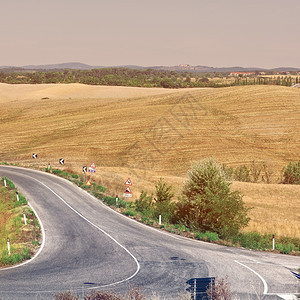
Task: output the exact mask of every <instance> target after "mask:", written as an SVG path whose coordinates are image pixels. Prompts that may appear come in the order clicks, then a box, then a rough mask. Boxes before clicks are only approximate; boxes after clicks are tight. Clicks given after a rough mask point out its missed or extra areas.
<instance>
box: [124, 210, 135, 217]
mask: <svg viewBox="0 0 300 300" xmlns="http://www.w3.org/2000/svg"><path fill="white" fill-rule="evenodd" d="M124 214H125V215H126V216H131V217H133V216H135V215H136V213H135V212H134V211H132V210H126V211H125V212H124Z"/></svg>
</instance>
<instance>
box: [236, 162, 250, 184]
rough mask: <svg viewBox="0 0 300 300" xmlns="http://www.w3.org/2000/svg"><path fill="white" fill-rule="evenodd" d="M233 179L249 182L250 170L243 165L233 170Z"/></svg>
mask: <svg viewBox="0 0 300 300" xmlns="http://www.w3.org/2000/svg"><path fill="white" fill-rule="evenodd" d="M234 179H235V180H237V181H243V182H250V170H249V169H248V168H247V167H246V166H245V165H244V166H240V167H237V168H236V169H235V170H234Z"/></svg>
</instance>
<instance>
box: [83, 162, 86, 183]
mask: <svg viewBox="0 0 300 300" xmlns="http://www.w3.org/2000/svg"><path fill="white" fill-rule="evenodd" d="M82 172H83V174H84V182H86V172H87V167H86V166H83V167H82Z"/></svg>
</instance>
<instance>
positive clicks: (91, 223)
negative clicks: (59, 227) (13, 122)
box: [32, 178, 141, 289]
mask: <svg viewBox="0 0 300 300" xmlns="http://www.w3.org/2000/svg"><path fill="white" fill-rule="evenodd" d="M32 179H34V180H35V181H37V182H39V183H40V184H41V185H43V186H44V187H46V188H47V189H49V190H50V191H51V192H52V193H53V194H54V195H55V196H56V197H58V198H59V199H60V200H61V201H62V202H63V203H64V204H65V205H67V206H68V207H69V208H70V209H72V210H73V211H74V212H75V213H76V214H77V215H78V216H80V217H81V218H82V219H84V220H85V221H86V222H88V223H89V224H90V225H92V226H93V227H95V228H97V229H98V230H100V231H101V232H102V233H104V234H105V235H106V236H108V237H109V238H110V239H111V240H113V241H114V242H115V243H116V244H117V245H118V246H119V247H121V248H122V249H124V250H125V251H126V252H127V253H128V254H129V255H130V256H131V257H132V258H133V260H134V261H135V263H136V265H137V270H136V271H135V272H134V274H132V275H131V276H129V277H128V278H126V279H123V280H120V281H117V282H114V283H110V284H106V285H101V286H95V287H92V288H93V289H95V288H103V287H108V286H112V285H116V284H119V283H122V282H125V281H128V280H130V279H132V278H133V277H135V276H136V275H137V273H138V272H139V271H140V268H141V267H140V264H139V262H138V260H137V259H136V257H135V256H134V255H133V254H132V253H131V252H130V251H129V250H128V249H127V248H125V247H124V246H123V245H121V244H120V243H119V242H118V241H117V240H116V239H115V238H114V237H112V236H111V235H110V234H109V233H107V232H106V231H104V230H103V229H102V228H100V227H99V226H97V225H96V224H94V223H93V222H91V221H90V220H88V219H87V218H86V217H84V216H83V215H82V214H81V213H79V212H78V211H77V210H76V209H75V208H73V207H72V206H71V205H70V204H68V203H67V202H66V201H65V200H64V199H63V198H62V197H60V196H59V195H58V194H57V193H56V192H54V191H53V190H52V189H51V188H50V187H48V186H47V185H46V184H44V183H43V182H41V181H39V180H37V179H35V178H32Z"/></svg>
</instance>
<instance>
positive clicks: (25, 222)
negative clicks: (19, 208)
mask: <svg viewBox="0 0 300 300" xmlns="http://www.w3.org/2000/svg"><path fill="white" fill-rule="evenodd" d="M23 218H24V224H25V225H27V221H26V215H25V210H23Z"/></svg>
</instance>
